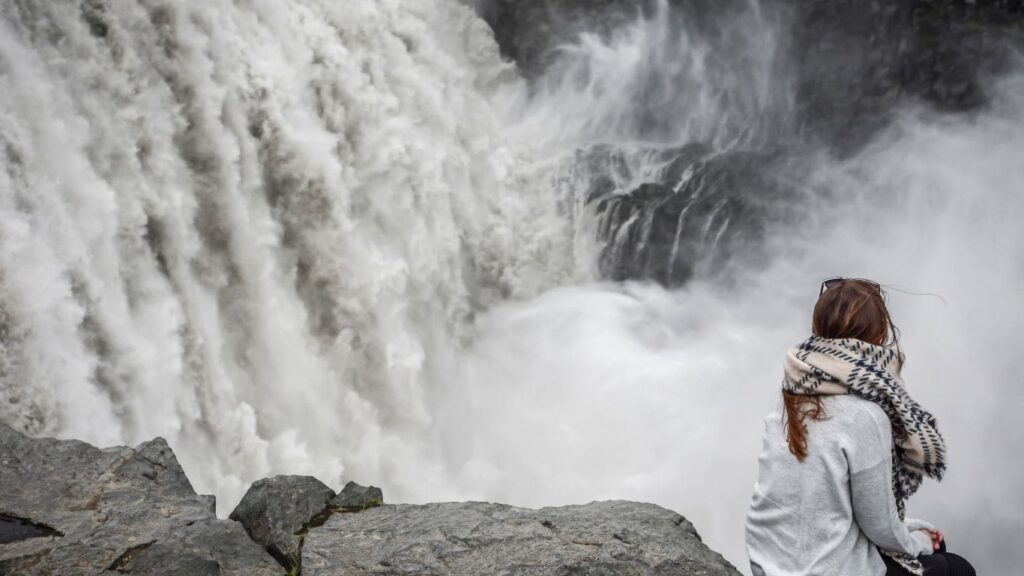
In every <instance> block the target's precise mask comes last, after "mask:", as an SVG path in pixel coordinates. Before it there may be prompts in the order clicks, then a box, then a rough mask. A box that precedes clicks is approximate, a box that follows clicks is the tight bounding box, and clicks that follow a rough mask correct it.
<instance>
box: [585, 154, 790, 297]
mask: <svg viewBox="0 0 1024 576" xmlns="http://www.w3.org/2000/svg"><path fill="white" fill-rule="evenodd" d="M639 155H640V156H643V158H641V159H640V160H637V159H636V158H635V156H636V154H632V155H631V156H634V157H633V158H627V157H626V156H627V155H625V154H623V153H621V151H620V150H618V149H617V148H614V147H608V146H598V147H594V148H591V149H588V150H586V151H581V152H580V153H579V154H578V155H577V159H576V162H577V163H578V164H580V165H582V166H584V168H583V170H582V172H583V173H585V174H586V175H587V178H589V182H587V183H584V184H581V188H584V189H586V192H585V194H586V202H587V203H588V204H590V205H592V209H593V210H594V214H595V217H596V221H597V231H596V233H597V237H598V240H599V241H600V242H601V244H602V246H603V249H602V251H601V256H600V270H601V273H602V275H603V276H604V277H606V278H610V279H612V280H629V279H637V278H645V279H651V280H655V281H657V282H659V283H661V284H663V285H665V286H678V285H681V284H683V283H685V282H686V281H688V280H689V279H690V278H692V277H693V276H695V275H699V276H704V277H708V276H714V275H716V274H721V273H723V272H724V271H726V270H728V269H729V266H730V265H731V264H734V263H746V264H748V265H753V263H755V262H756V261H757V260H758V259H759V258H761V257H762V256H763V255H762V254H761V250H762V247H763V239H764V233H765V229H766V227H767V226H769V225H771V224H773V223H781V222H783V221H784V220H785V219H786V217H787V216H786V207H787V206H789V205H791V203H792V201H793V198H794V196H795V191H794V190H793V189H792V188H791V187H789V186H787V185H785V184H784V183H783V181H782V180H780V179H779V178H778V174H779V173H780V169H779V167H778V165H777V164H778V162H779V156H778V154H772V153H768V152H765V151H750V152H746V151H730V152H725V153H715V152H713V151H712V150H711V148H710V147H708V146H704V145H701V144H690V145H687V146H682V147H673V148H661V149H649V150H645V151H641V152H639ZM632 165H641V166H644V167H646V168H647V170H648V172H647V173H645V174H634V168H632V167H631V166H632ZM651 167H653V169H652V168H651ZM638 180H639V181H643V180H647V181H646V182H642V183H641V184H639V185H634V184H633V183H634V182H636V181H638ZM634 186H635V187H634Z"/></svg>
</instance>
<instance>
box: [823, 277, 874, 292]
mask: <svg viewBox="0 0 1024 576" xmlns="http://www.w3.org/2000/svg"><path fill="white" fill-rule="evenodd" d="M847 280H856V281H857V282H863V283H865V284H867V285H869V286H871V287H872V288H874V289H875V290H878V291H879V292H881V291H882V287H881V286H880V285H879V284H878V282H873V281H871V280H868V279H866V278H843V277H836V278H829V279H828V280H825V281H824V282H822V283H821V292H818V296H821V295H822V294H824V293H825V291H826V290H828V289H829V288H834V287H836V286H838V285H840V284H842V283H843V282H846V281H847Z"/></svg>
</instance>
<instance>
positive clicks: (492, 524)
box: [302, 502, 739, 576]
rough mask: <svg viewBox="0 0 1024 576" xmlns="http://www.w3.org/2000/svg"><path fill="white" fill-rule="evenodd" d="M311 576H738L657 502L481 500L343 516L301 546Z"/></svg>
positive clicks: (687, 525)
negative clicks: (537, 506)
mask: <svg viewBox="0 0 1024 576" xmlns="http://www.w3.org/2000/svg"><path fill="white" fill-rule="evenodd" d="M302 573H303V575H304V576H346V575H356V574H360V575H361V574H383V575H389V574H394V575H398V574H417V575H423V576H426V575H435V574H436V575H455V574H488V575H494V576H498V575H513V574H514V575H517V576H530V575H538V576H539V575H569V574H573V575H594V576H597V575H602V576H616V575H626V574H629V575H639V574H650V575H663V576H669V575H673V576H697V575H700V576H738V575H739V572H737V571H736V569H735V568H734V567H733V566H732V565H730V564H729V563H728V562H726V561H725V559H723V558H722V556H721V555H719V554H718V553H716V552H713V551H712V550H710V549H709V548H707V547H706V546H704V544H703V543H701V540H700V536H698V535H697V532H696V530H695V529H694V528H693V525H692V524H690V523H689V522H688V521H687V520H686V519H685V518H683V517H682V516H680V515H679V514H676V513H675V512H672V511H670V510H666V509H664V508H661V507H658V506H655V505H653V504H640V503H635V502H596V503H592V504H587V505H585V506H566V507H562V508H544V509H541V510H528V509H522V508H513V507H511V506H504V505H500V504H485V503H479V502H468V503H454V504H427V505H424V506H412V505H397V506H396V505H389V506H381V507H377V508H372V509H369V510H366V511H364V512H361V513H358V514H335V515H333V516H331V518H330V519H329V520H328V521H327V522H326V523H325V524H324V525H323V526H320V527H318V528H316V529H314V530H311V531H310V532H309V534H308V535H307V536H306V541H305V544H304V545H303V548H302Z"/></svg>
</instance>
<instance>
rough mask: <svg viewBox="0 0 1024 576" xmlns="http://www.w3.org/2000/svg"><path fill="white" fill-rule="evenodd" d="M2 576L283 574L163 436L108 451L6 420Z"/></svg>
mask: <svg viewBox="0 0 1024 576" xmlns="http://www.w3.org/2000/svg"><path fill="white" fill-rule="evenodd" d="M0 487H2V489H0V519H2V520H3V522H0V524H2V526H0V534H6V536H4V537H3V538H2V539H0V574H5V575H11V576H14V575H60V576H77V575H97V574H101V573H109V574H116V573H123V574H136V575H149V574H154V575H155V574H161V575H167V574H189V575H194V576H207V575H209V576H263V575H271V574H272V575H274V576H280V573H281V568H280V566H279V565H278V564H277V562H275V561H274V559H273V558H271V557H270V555H269V554H267V553H266V552H265V551H264V550H263V549H262V548H260V546H259V545H257V544H256V543H254V542H253V541H252V540H250V539H249V537H248V536H247V535H246V533H245V530H244V529H243V528H242V526H241V525H240V524H238V523H236V522H231V521H230V520H218V519H217V518H216V516H215V514H214V499H213V497H212V496H202V495H198V494H196V493H195V491H194V490H193V489H192V485H191V484H190V483H189V481H188V478H186V477H185V473H184V471H183V470H182V469H181V466H180V465H179V464H178V461H177V459H176V458H175V456H174V453H173V452H172V451H171V449H170V447H169V446H168V445H167V443H166V442H165V441H164V440H163V439H162V438H157V439H155V440H151V441H149V442H145V443H143V444H140V445H138V446H136V447H135V448H127V447H115V448H107V449H100V448H96V447H94V446H91V445H89V444H86V443H84V442H78V441H74V440H55V439H52V438H39V439H32V438H28V437H27V436H24V435H22V434H20V433H18V432H16V431H14V430H12V429H11V428H9V427H7V426H4V425H2V424H0Z"/></svg>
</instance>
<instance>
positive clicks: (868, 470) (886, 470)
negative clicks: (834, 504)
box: [847, 413, 932, 556]
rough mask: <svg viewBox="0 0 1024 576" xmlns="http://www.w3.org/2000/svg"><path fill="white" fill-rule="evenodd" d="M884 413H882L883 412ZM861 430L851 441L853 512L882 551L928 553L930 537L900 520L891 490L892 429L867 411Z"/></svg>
mask: <svg viewBox="0 0 1024 576" xmlns="http://www.w3.org/2000/svg"><path fill="white" fill-rule="evenodd" d="M882 416H884V413H883V414H882ZM868 417H869V418H870V420H865V425H864V427H863V429H861V430H858V434H857V437H856V438H854V439H853V441H851V443H850V449H849V450H848V451H847V460H848V462H849V464H850V490H851V495H852V500H853V514H854V518H855V519H856V521H857V525H858V526H859V527H860V529H861V531H862V532H863V533H864V535H865V536H867V537H868V539H869V540H871V541H872V542H873V543H874V544H875V545H876V546H878V547H879V548H882V549H884V550H891V551H894V552H903V553H906V554H909V555H911V556H918V555H921V554H930V553H931V552H932V543H931V539H930V538H928V536H927V535H926V534H924V533H922V532H919V531H916V530H911V529H910V528H909V527H908V526H907V525H906V523H904V522H903V521H902V520H900V517H899V512H898V509H897V508H896V498H895V496H893V493H892V430H891V428H890V425H889V421H888V419H887V418H886V419H885V420H884V422H882V421H879V419H878V418H877V417H876V416H875V415H873V414H870V413H868Z"/></svg>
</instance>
